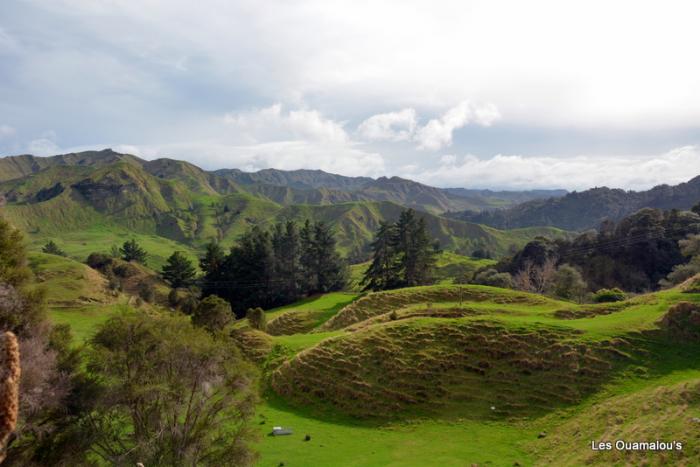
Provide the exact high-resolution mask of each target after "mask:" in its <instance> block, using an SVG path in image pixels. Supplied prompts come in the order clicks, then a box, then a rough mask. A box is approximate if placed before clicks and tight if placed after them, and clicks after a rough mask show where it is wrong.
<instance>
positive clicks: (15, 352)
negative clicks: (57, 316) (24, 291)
mask: <svg viewBox="0 0 700 467" xmlns="http://www.w3.org/2000/svg"><path fill="white" fill-rule="evenodd" d="M19 377H20V364H19V344H18V343H17V338H16V337H15V335H14V334H13V333H11V332H5V333H3V334H1V335H0V462H2V461H3V460H5V455H6V451H5V450H6V448H7V441H8V440H9V438H10V435H11V434H12V432H13V431H14V430H15V426H16V425H17V415H18V412H19Z"/></svg>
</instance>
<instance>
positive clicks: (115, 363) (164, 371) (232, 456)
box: [83, 313, 255, 466]
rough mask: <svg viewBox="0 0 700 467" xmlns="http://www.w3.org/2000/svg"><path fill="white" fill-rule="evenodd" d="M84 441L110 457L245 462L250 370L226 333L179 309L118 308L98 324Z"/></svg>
mask: <svg viewBox="0 0 700 467" xmlns="http://www.w3.org/2000/svg"><path fill="white" fill-rule="evenodd" d="M88 368H89V370H90V372H91V373H92V374H93V375H95V377H96V379H97V380H98V381H99V382H100V391H99V394H98V397H97V398H96V400H95V402H94V410H93V411H91V412H90V413H89V414H88V415H87V416H86V417H85V422H84V423H83V426H84V428H85V430H84V436H85V438H86V439H87V440H88V441H89V449H90V451H91V452H92V453H93V454H94V455H97V456H99V458H101V459H102V460H103V461H104V462H107V463H109V464H125V463H128V464H131V465H136V463H137V462H141V463H144V464H145V465H164V466H166V465H167V466H179V465H203V466H238V465H251V464H252V463H253V461H254V458H255V455H254V454H253V452H252V450H251V449H250V447H249V443H250V441H251V440H252V438H253V436H252V432H251V430H250V428H249V425H248V421H249V418H250V416H251V415H252V413H253V409H254V402H255V396H254V393H253V387H252V384H251V383H252V373H251V370H250V369H249V368H248V367H247V365H246V364H245V363H244V362H243V360H242V358H241V357H240V356H239V354H238V352H237V351H236V348H235V346H234V345H233V344H232V343H231V342H230V341H229V340H228V339H214V338H213V337H212V336H210V335H209V334H208V333H206V332H204V331H203V330H199V329H197V328H195V327H193V326H192V325H191V324H190V323H189V320H188V319H187V318H185V317H181V316H176V315H168V314H163V315H156V316H149V315H147V314H144V313H124V314H120V315H118V316H115V317H113V318H111V319H110V320H108V321H107V322H106V323H105V324H104V325H102V326H100V328H99V330H98V332H97V334H96V335H95V337H94V338H93V339H92V340H91V342H90V352H89V354H88Z"/></svg>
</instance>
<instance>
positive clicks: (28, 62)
mask: <svg viewBox="0 0 700 467" xmlns="http://www.w3.org/2000/svg"><path fill="white" fill-rule="evenodd" d="M699 17H700V4H699V3H698V2H694V1H673V0H664V1H644V0H637V1H626V0H616V1H614V2H611V1H597V0H588V1H566V2H562V1H540V0H530V1H528V2H523V1H500V0H490V1H469V0H461V1H447V0H431V1H422V0H397V1H394V0H382V1H378V0H375V1H364V0H347V1H339V0H251V1H248V0H198V1H197V2H192V1H191V0H138V1H135V0H1V1H0V155H15V154H25V153H30V154H34V155H40V156H47V155H53V154H60V153H66V152H73V151H77V150H85V149H102V148H106V147H111V148H113V149H115V150H118V151H122V152H128V153H132V154H135V155H139V156H141V157H144V158H147V159H153V158H157V157H171V158H176V159H185V160H188V161H190V162H192V163H194V164H197V165H199V166H200V167H202V168H205V169H217V168H240V169H243V170H249V171H252V170H258V169H262V168H268V167H274V168H278V169H299V168H310V169H322V170H326V171H329V172H334V173H340V174H344V175H353V176H357V175H363V176H371V177H378V176H393V175H396V176H401V177H405V178H410V179H413V180H417V181H420V182H423V183H427V184H430V185H434V186H440V187H466V188H492V189H517V190H520V189H534V188H566V189H569V190H582V189H586V188H590V187H594V186H604V185H605V186H611V187H619V188H625V189H648V188H650V187H652V186H655V185H658V184H661V183H668V184H677V183H681V182H684V181H687V180H689V179H690V178H692V177H694V176H696V175H700V60H698V59H697V44H698V36H697V19H698V18H699Z"/></svg>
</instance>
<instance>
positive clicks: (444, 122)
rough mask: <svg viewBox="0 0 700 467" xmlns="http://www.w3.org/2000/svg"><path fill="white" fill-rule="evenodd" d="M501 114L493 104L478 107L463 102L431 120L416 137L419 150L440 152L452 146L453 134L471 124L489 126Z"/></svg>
mask: <svg viewBox="0 0 700 467" xmlns="http://www.w3.org/2000/svg"><path fill="white" fill-rule="evenodd" d="M499 117H500V114H499V113H498V109H497V108H496V106H495V105H493V104H487V105H484V106H476V105H473V104H471V103H470V102H469V101H462V102H460V103H459V104H458V105H456V106H455V107H452V108H451V109H450V110H448V111H447V112H446V113H445V114H444V115H443V116H442V117H440V118H434V119H432V120H430V121H429V122H428V123H427V124H426V125H425V126H424V127H422V128H420V129H419V130H418V131H417V132H416V135H415V140H416V141H417V142H418V149H428V150H432V151H435V150H438V149H440V148H443V147H445V146H450V145H451V144H452V134H453V133H454V131H455V130H457V129H459V128H462V127H464V126H465V125H467V124H468V123H470V122H472V121H473V122H475V123H477V124H479V125H482V126H489V125H491V123H493V121H495V120H496V119H498V118H499Z"/></svg>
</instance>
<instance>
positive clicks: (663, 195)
mask: <svg viewBox="0 0 700 467" xmlns="http://www.w3.org/2000/svg"><path fill="white" fill-rule="evenodd" d="M698 202H700V177H695V178H693V179H692V180H690V181H689V182H687V183H681V184H680V185H676V186H669V185H660V186H657V187H655V188H652V189H651V190H648V191H640V192H635V191H624V190H619V189H610V188H605V187H603V188H593V189H591V190H586V191H582V192H573V193H569V194H567V195H565V196H563V197H560V198H549V199H544V200H534V201H528V202H526V203H523V204H519V205H517V206H514V207H511V208H508V209H503V210H495V211H485V212H471V211H465V212H461V213H449V214H448V216H449V217H452V218H455V219H461V220H465V221H469V222H477V223H480V224H486V225H491V226H493V227H496V228H500V229H512V228H519V227H531V226H537V225H549V226H554V227H559V228H561V229H566V230H585V229H589V228H596V227H598V226H599V225H600V223H601V222H602V221H603V220H605V219H610V220H619V219H621V218H622V217H624V216H626V215H629V214H631V213H633V212H636V211H638V210H640V209H642V208H645V207H650V208H660V209H673V208H675V209H690V208H691V207H692V206H694V205H695V204H697V203H698Z"/></svg>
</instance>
